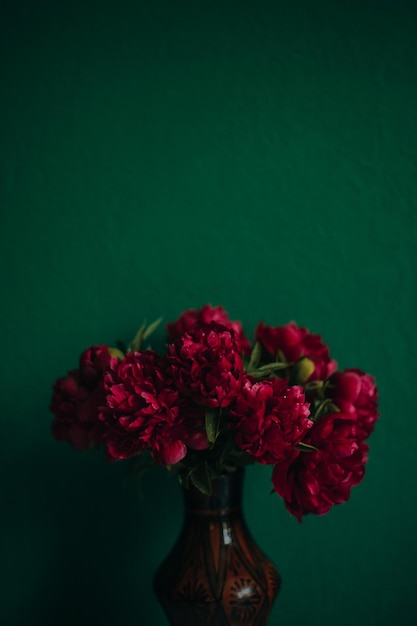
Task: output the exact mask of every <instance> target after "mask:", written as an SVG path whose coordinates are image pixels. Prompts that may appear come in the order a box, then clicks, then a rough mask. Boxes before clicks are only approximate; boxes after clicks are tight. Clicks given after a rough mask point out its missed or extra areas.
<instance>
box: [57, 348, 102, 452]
mask: <svg viewBox="0 0 417 626" xmlns="http://www.w3.org/2000/svg"><path fill="white" fill-rule="evenodd" d="M110 359H111V349H110V348H108V347H107V346H103V345H97V346H92V347H90V348H88V349H87V350H85V351H84V352H83V353H82V354H81V356H80V362H79V369H77V370H72V371H71V372H69V373H68V375H67V376H65V377H63V378H58V379H57V380H56V382H55V384H54V388H53V396H52V400H51V404H50V410H51V411H52V413H54V415H55V418H54V420H53V422H52V433H53V435H54V437H55V438H56V439H58V440H59V441H67V442H68V443H70V444H71V445H72V446H73V447H74V448H75V449H76V450H86V449H87V448H89V447H91V446H99V445H100V444H102V443H103V425H102V423H101V422H100V420H99V419H98V407H99V406H100V405H101V404H103V402H104V388H103V376H104V371H105V369H106V367H108V365H109V364H110Z"/></svg>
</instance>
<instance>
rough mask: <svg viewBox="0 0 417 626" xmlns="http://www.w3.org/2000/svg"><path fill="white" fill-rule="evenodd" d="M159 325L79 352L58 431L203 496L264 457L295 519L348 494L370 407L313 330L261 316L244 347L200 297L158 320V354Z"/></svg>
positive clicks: (371, 389) (371, 386)
mask: <svg viewBox="0 0 417 626" xmlns="http://www.w3.org/2000/svg"><path fill="white" fill-rule="evenodd" d="M158 323H159V320H158V321H157V322H155V323H153V324H151V325H150V326H149V327H147V326H146V325H145V324H143V325H142V327H141V328H140V329H139V331H138V333H137V335H136V337H135V338H134V340H133V341H132V343H131V344H130V345H129V346H128V348H127V349H126V348H124V347H123V346H119V347H118V348H111V347H108V346H105V345H95V346H92V347H90V348H88V349H87V350H85V352H83V353H82V354H81V357H80V361H79V367H78V368H77V369H74V370H72V371H70V372H69V373H68V374H67V376H65V377H63V378H58V379H57V380H56V382H55V385H54V389H53V397H52V400H51V405H50V409H51V411H52V413H53V414H54V420H53V422H52V432H53V435H54V436H55V438H56V439H58V440H64V441H67V442H69V443H70V444H71V445H72V446H73V447H74V448H75V449H77V450H84V449H87V448H91V447H93V448H96V447H104V448H105V450H106V455H107V458H108V460H117V459H131V460H132V461H133V462H135V463H137V464H138V466H139V467H148V466H149V465H150V464H151V465H162V466H165V467H167V468H168V469H170V470H173V469H175V470H177V472H178V478H179V481H180V483H181V484H182V485H183V486H184V487H186V488H187V487H188V486H189V484H190V483H191V484H193V485H194V486H195V487H197V488H198V489H199V490H200V491H202V492H203V493H206V494H210V492H211V480H212V479H213V478H215V477H216V476H219V475H220V474H222V473H230V472H233V471H235V470H236V469H238V468H241V467H243V466H246V465H249V464H253V463H262V464H265V465H271V468H272V485H273V488H274V491H275V492H276V493H277V494H278V495H279V496H281V497H282V498H283V500H284V502H285V506H286V508H287V509H288V511H289V512H290V513H291V514H292V515H294V516H295V517H296V518H297V519H298V520H299V521H300V522H301V519H302V516H303V515H306V514H307V513H316V514H319V515H320V514H324V513H326V512H327V511H329V509H330V508H331V507H332V506H333V505H334V504H339V503H342V502H345V501H346V500H347V499H348V498H349V495H350V490H351V487H353V486H354V485H357V484H358V483H359V482H360V481H361V480H362V478H363V476H364V471H365V464H366V461H367V455H368V450H369V446H368V444H367V443H366V439H367V438H368V437H369V436H370V435H371V433H372V431H373V428H374V425H375V422H376V420H377V418H378V415H379V414H378V409H377V388H376V386H375V382H374V379H373V378H372V377H371V376H370V375H369V374H366V373H365V372H363V371H361V370H360V369H346V370H343V371H338V370H337V364H336V362H335V361H334V360H333V359H331V358H330V355H329V350H328V348H327V346H326V345H325V344H324V343H323V341H322V339H321V337H320V336H319V335H316V334H313V333H311V332H309V331H308V330H307V329H306V328H301V327H299V326H297V325H296V324H295V323H294V322H290V323H289V324H287V325H284V326H267V325H265V324H264V323H263V322H260V323H259V324H258V326H257V328H256V330H255V336H254V343H253V345H252V344H251V342H250V341H249V340H248V339H247V337H246V336H245V334H244V331H243V328H242V325H241V324H240V323H239V322H237V321H230V319H229V317H228V314H227V313H226V312H225V311H224V309H223V308H222V307H212V306H210V305H206V306H203V307H202V308H201V309H199V310H194V309H191V310H188V311H185V312H184V313H182V315H181V316H180V317H179V319H178V320H177V321H176V322H173V323H169V324H167V337H168V341H167V344H166V351H165V352H164V354H159V353H158V352H156V351H154V350H152V349H150V348H149V346H148V345H147V341H148V338H149V336H150V334H151V332H152V331H154V330H155V328H156V327H157V325H158Z"/></svg>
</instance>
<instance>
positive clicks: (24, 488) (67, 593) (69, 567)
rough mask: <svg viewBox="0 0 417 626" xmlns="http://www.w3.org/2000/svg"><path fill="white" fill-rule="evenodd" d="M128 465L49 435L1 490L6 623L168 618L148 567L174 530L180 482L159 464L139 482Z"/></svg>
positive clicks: (73, 625)
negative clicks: (3, 499)
mask: <svg viewBox="0 0 417 626" xmlns="http://www.w3.org/2000/svg"><path fill="white" fill-rule="evenodd" d="M7 465H8V467H7V468H6V474H5V475H7V474H9V475H11V474H12V473H14V474H15V473H16V462H15V459H10V460H9V461H8V463H7ZM126 469H127V464H126V463H125V462H118V463H115V464H108V463H107V462H106V460H105V459H104V458H103V457H102V456H101V455H97V456H96V457H95V456H94V455H93V454H92V453H89V452H86V453H76V452H74V451H72V450H71V449H70V448H69V446H67V445H66V444H63V443H57V442H55V441H53V440H52V441H51V445H50V446H48V447H47V449H46V450H43V452H42V454H39V451H37V454H34V456H33V458H30V459H25V461H24V463H23V464H22V465H21V468H20V470H19V472H20V475H19V477H18V479H17V480H15V481H14V489H10V490H9V492H7V493H6V510H7V515H6V520H7V523H6V533H7V536H8V541H6V542H5V543H6V561H5V563H6V567H5V568H4V569H3V574H4V575H5V579H4V583H3V584H2V588H3V591H5V593H6V596H5V606H6V621H5V622H3V623H7V624H8V625H10V626H22V625H23V624H31V625H32V626H41V625H42V626H98V625H100V626H107V625H109V626H110V625H111V626H115V625H116V626H122V625H123V626H129V625H130V624H132V625H133V624H135V625H136V626H137V625H138V624H140V625H141V626H148V624H149V626H152V625H155V624H158V623H160V624H166V621H165V617H164V615H163V613H162V609H161V608H160V607H159V605H158V604H157V601H156V599H155V597H154V595H153V591H152V576H153V573H154V571H155V570H156V568H157V567H158V565H159V563H160V561H161V560H162V559H163V557H164V556H165V555H166V553H167V551H168V550H169V549H170V547H171V546H172V544H173V543H174V541H175V539H176V537H177V534H178V532H179V528H180V525H181V520H182V507H181V505H182V502H181V498H180V492H179V487H178V485H177V482H176V478H175V476H173V475H169V474H168V472H166V470H164V469H162V468H161V469H159V468H158V469H156V470H153V471H151V472H148V474H146V475H145V476H144V477H143V478H142V481H141V490H140V491H139V490H138V489H137V487H135V486H134V485H133V483H132V482H129V481H127V480H126ZM7 544H8V545H7ZM7 590H9V593H7Z"/></svg>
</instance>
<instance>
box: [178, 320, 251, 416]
mask: <svg viewBox="0 0 417 626" xmlns="http://www.w3.org/2000/svg"><path fill="white" fill-rule="evenodd" d="M169 354H170V356H169V357H168V359H169V361H170V374H171V375H172V378H173V379H174V381H175V385H176V387H177V388H178V389H180V390H181V392H182V393H183V394H184V395H185V396H188V397H189V398H190V399H192V400H193V401H194V402H196V403H197V404H199V405H202V406H205V407H211V408H224V407H227V406H229V405H230V404H231V402H232V401H233V400H234V399H235V397H236V396H237V394H238V393H239V391H240V388H241V385H242V374H243V362H242V359H241V357H240V355H239V346H238V344H237V343H236V340H235V336H234V332H233V330H231V329H228V328H226V327H225V326H222V325H221V324H217V323H216V322H211V323H210V324H203V323H201V324H200V323H196V324H194V325H193V327H192V328H191V329H190V330H189V331H187V332H186V333H184V334H183V335H181V337H179V339H177V340H176V341H175V342H174V343H172V344H170V346H169Z"/></svg>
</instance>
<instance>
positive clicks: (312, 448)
mask: <svg viewBox="0 0 417 626" xmlns="http://www.w3.org/2000/svg"><path fill="white" fill-rule="evenodd" d="M295 448H296V450H301V451H302V452H317V451H318V448H316V446H312V445H310V444H309V443H304V441H300V443H299V444H298V445H297V446H295Z"/></svg>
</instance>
